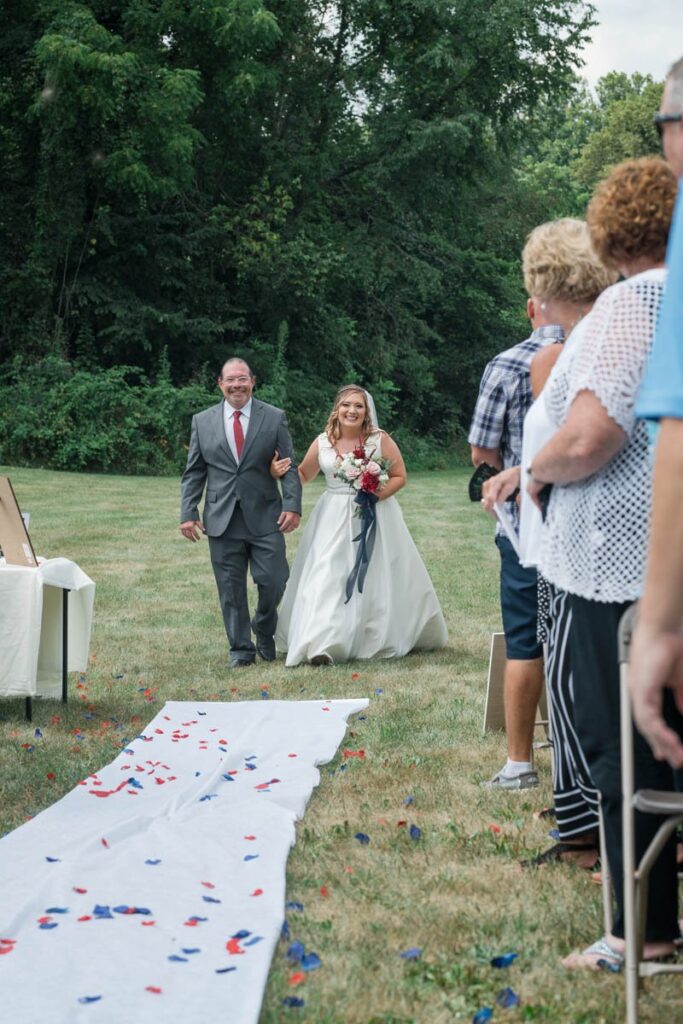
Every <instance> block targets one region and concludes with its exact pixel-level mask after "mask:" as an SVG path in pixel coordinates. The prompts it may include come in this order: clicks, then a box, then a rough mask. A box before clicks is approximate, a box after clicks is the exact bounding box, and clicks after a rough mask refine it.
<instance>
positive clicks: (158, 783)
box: [154, 775, 166, 786]
mask: <svg viewBox="0 0 683 1024" xmlns="http://www.w3.org/2000/svg"><path fill="white" fill-rule="evenodd" d="M154 781H155V782H156V784H157V786H163V784H164V783H165V782H166V779H160V778H159V776H158V775H157V777H156V778H155V780H154Z"/></svg>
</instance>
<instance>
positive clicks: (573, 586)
mask: <svg viewBox="0 0 683 1024" xmlns="http://www.w3.org/2000/svg"><path fill="white" fill-rule="evenodd" d="M665 283H666V270H664V269H661V270H646V271H645V272H644V273H642V274H637V275H635V276H634V277H631V278H628V280H626V281H621V282H620V283H619V284H615V285H612V287H611V288H608V289H606V291H604V292H603V293H602V295H601V296H600V297H599V298H598V300H597V302H596V303H595V306H594V307H593V309H592V311H591V312H590V313H589V314H588V316H587V317H586V318H585V320H584V322H583V323H582V325H581V327H582V330H581V332H580V337H577V339H576V344H575V345H571V346H570V348H569V351H568V352H567V353H566V355H567V357H568V358H566V359H560V360H558V362H557V364H556V365H555V367H554V368H553V371H554V372H553V374H552V375H551V377H550V379H549V380H548V384H547V392H548V393H547V396H546V398H547V407H548V412H549V415H550V417H551V419H552V420H554V422H555V424H556V425H557V427H560V426H561V425H562V423H563V422H564V420H565V418H566V416H567V413H568V411H569V407H570V406H571V404H572V402H573V401H574V399H575V398H576V396H577V395H578V394H579V392H580V391H584V390H587V391H591V392H592V393H593V394H594V395H595V396H596V398H597V399H598V400H599V401H600V403H601V404H602V405H603V406H604V408H605V410H606V411H607V413H608V414H609V416H610V417H611V418H612V419H613V420H614V421H615V422H616V423H618V424H619V426H620V427H621V428H622V430H623V431H624V432H625V433H626V434H627V435H628V440H627V442H626V444H625V445H624V447H623V448H622V449H621V451H620V452H618V453H617V455H615V456H614V457H613V458H612V459H610V461H609V462H608V463H607V465H606V466H603V468H602V469H600V470H598V472H596V473H593V474H592V475H591V476H589V477H586V478H585V479H584V480H581V481H579V482H578V483H573V484H565V485H563V486H559V485H557V484H556V485H555V486H554V487H553V490H552V493H551V497H550V504H549V506H548V515H547V518H546V522H545V528H544V531H543V538H542V544H541V554H540V559H539V569H540V571H541V572H542V574H543V575H544V576H545V577H546V578H547V579H549V580H550V581H551V583H554V584H555V586H557V587H560V588H562V589H563V590H567V591H569V593H571V594H576V595H578V596H579V597H583V598H586V599H588V600H591V601H610V602H622V601H633V600H635V599H636V598H637V597H638V596H639V595H640V590H641V584H642V579H643V575H644V571H645V557H646V546H647V537H648V529H649V523H650V499H651V488H652V481H651V476H652V469H651V461H650V455H649V452H648V438H647V428H646V426H645V424H644V423H643V422H642V421H640V420H636V416H635V400H636V395H637V392H638V388H639V386H640V381H641V378H642V376H643V372H644V369H645V363H646V360H647V357H648V354H649V352H650V348H651V345H652V339H653V336H654V332H655V327H656V324H657V317H658V314H659V307H660V304H661V300H662V296H663V292H664V286H665ZM555 371H557V372H555Z"/></svg>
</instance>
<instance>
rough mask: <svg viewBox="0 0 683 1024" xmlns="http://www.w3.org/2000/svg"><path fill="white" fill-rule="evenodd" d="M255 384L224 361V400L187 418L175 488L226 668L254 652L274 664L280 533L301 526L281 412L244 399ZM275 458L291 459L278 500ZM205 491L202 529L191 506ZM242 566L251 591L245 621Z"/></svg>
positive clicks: (282, 572)
mask: <svg viewBox="0 0 683 1024" xmlns="http://www.w3.org/2000/svg"><path fill="white" fill-rule="evenodd" d="M255 383H256V380H255V378H254V375H253V374H252V372H251V370H250V369H249V366H248V365H247V364H246V363H245V362H244V361H243V360H242V359H228V361H227V362H226V363H225V365H224V366H223V369H222V371H221V375H220V377H219V378H218V387H219V388H220V389H221V391H222V392H223V398H224V401H223V402H220V403H219V404H218V405H214V406H212V407H211V408H210V409H205V410H204V412H200V413H198V414H197V415H196V416H193V418H192V433H191V436H190V449H189V451H188V454H187V465H186V467H185V472H184V473H183V477H182V481H181V513H180V518H181V525H180V532H181V533H182V534H183V536H184V537H186V538H187V539H188V540H191V541H197V540H199V539H200V537H201V534H202V533H205V534H206V535H207V536H208V538H209V549H210V552H211V564H212V566H213V572H214V576H215V577H216V585H217V587H218V597H219V600H220V603H221V609H222V612H223V621H224V622H225V632H226V633H227V635H228V640H229V642H230V666H231V667H233V668H241V667H244V666H246V665H253V664H254V660H255V656H256V653H257V652H258V654H259V656H260V657H261V658H263V660H264V661H274V660H275V641H274V639H273V637H274V634H275V626H276V623H277V606H278V604H279V603H280V599H281V597H282V595H283V593H284V589H285V584H286V583H287V578H288V576H289V567H288V565H287V558H286V555H285V538H284V534H285V533H290V532H291V531H292V530H296V528H297V526H298V525H299V522H300V519H301V483H300V481H299V474H298V472H297V469H296V465H295V463H294V452H293V449H292V439H291V437H290V436H289V430H288V429H287V418H286V416H285V414H284V412H283V411H282V410H281V409H276V408H275V407H274V406H272V405H266V403H265V402H259V400H258V399H256V398H252V392H253V390H254V384H255ZM276 451H277V452H279V454H280V457H281V458H285V457H287V458H291V459H292V465H291V467H290V469H289V470H288V471H287V473H286V474H285V476H284V477H282V479H281V481H280V482H281V486H282V498H281V497H280V491H279V489H278V486H277V482H276V481H275V480H274V479H273V478H272V477H271V475H270V462H271V459H272V458H273V453H274V452H276ZM205 486H206V500H205V502H204V522H203V523H202V521H201V520H200V518H199V512H198V508H197V506H198V505H199V500H200V498H201V496H202V493H203V491H204V487H205ZM249 567H250V568H251V575H252V578H253V580H254V583H255V584H256V586H257V588H258V604H257V607H256V612H255V614H254V618H253V620H251V622H250V620H249V605H248V603H247V569H248V568H249ZM252 629H253V631H254V634H255V636H256V644H254V643H253V642H252V638H251V631H252Z"/></svg>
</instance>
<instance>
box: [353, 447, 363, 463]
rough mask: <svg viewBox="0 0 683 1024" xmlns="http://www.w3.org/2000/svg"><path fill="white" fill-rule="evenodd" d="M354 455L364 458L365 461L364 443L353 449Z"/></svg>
mask: <svg viewBox="0 0 683 1024" xmlns="http://www.w3.org/2000/svg"><path fill="white" fill-rule="evenodd" d="M353 457H354V459H362V460H363V461H365V448H364V447H363V445H362V444H359V445H357V446H356V447H355V448H354V449H353Z"/></svg>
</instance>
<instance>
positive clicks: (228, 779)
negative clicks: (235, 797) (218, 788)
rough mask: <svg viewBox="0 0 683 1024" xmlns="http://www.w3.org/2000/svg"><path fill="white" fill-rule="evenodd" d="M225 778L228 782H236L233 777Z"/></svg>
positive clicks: (225, 776)
mask: <svg viewBox="0 0 683 1024" xmlns="http://www.w3.org/2000/svg"><path fill="white" fill-rule="evenodd" d="M223 778H224V779H225V781H226V782H234V781H235V780H234V778H233V777H232V775H224V776H223Z"/></svg>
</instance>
